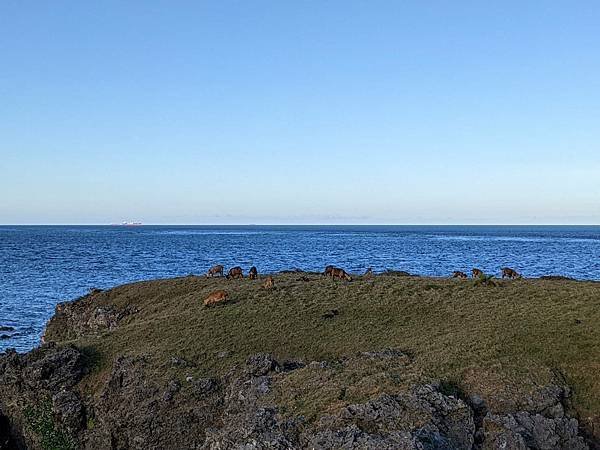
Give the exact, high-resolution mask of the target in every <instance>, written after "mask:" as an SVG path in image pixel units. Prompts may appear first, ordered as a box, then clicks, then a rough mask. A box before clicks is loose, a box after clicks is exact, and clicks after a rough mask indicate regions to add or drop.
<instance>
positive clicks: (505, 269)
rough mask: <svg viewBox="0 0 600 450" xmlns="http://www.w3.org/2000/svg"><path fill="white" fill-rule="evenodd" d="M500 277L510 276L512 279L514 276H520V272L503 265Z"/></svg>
mask: <svg viewBox="0 0 600 450" xmlns="http://www.w3.org/2000/svg"><path fill="white" fill-rule="evenodd" d="M501 270H502V278H505V277H506V278H510V279H511V280H514V279H516V278H521V274H520V273H519V272H517V271H516V270H514V269H511V268H510V267H503V268H502V269H501Z"/></svg>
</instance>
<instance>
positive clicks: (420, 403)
mask: <svg viewBox="0 0 600 450" xmlns="http://www.w3.org/2000/svg"><path fill="white" fill-rule="evenodd" d="M181 361H183V360H181V359H180V358H177V357H172V358H170V359H169V361H167V362H166V363H165V364H167V365H169V366H170V367H172V368H173V367H174V368H175V369H176V370H181V377H179V378H170V379H167V380H161V379H160V377H157V376H156V373H154V372H153V370H152V366H151V365H150V363H149V361H148V358H146V357H144V356H135V357H134V356H121V357H118V358H116V359H115V360H114V361H113V364H112V369H111V370H110V372H109V373H108V376H107V377H106V379H104V381H103V382H102V383H101V386H100V389H99V390H98V391H97V392H96V393H95V394H93V395H87V396H86V395H84V394H82V391H81V390H80V388H79V386H78V383H79V382H80V381H81V380H82V378H83V377H84V376H85V375H86V370H87V369H86V367H87V364H88V362H89V361H88V359H87V358H86V356H85V355H84V354H82V353H81V352H80V351H79V350H78V349H76V348H74V347H57V346H53V345H45V346H42V347H41V348H39V349H36V350H34V351H32V352H30V353H28V354H25V355H19V354H17V353H15V352H8V353H6V354H4V355H1V356H0V383H1V385H2V387H3V389H2V390H0V449H2V450H4V449H9V448H10V449H12V448H16V449H24V448H32V449H43V448H53V449H73V448H83V449H111V450H112V449H163V448H177V449H199V448H202V449H206V450H208V449H213V450H217V449H302V448H314V449H471V448H474V449H508V450H510V449H514V450H517V449H586V448H588V445H587V444H586V442H585V440H584V439H583V437H582V436H581V435H580V432H579V427H578V423H577V420H575V419H574V418H570V417H568V416H567V415H566V414H565V408H564V407H563V403H562V402H563V400H564V398H565V395H566V393H567V392H568V391H567V390H566V389H565V388H564V387H561V386H556V385H549V386H545V387H543V388H541V389H540V390H539V391H537V392H536V393H534V394H532V395H531V397H529V398H524V399H523V401H522V402H521V403H519V404H518V405H517V404H514V405H513V404H510V405H506V404H503V407H502V408H501V409H491V408H490V407H488V403H487V401H486V400H485V399H483V398H482V397H480V396H478V395H477V394H472V395H471V396H470V397H469V398H468V399H467V398H459V397H458V396H456V395H450V393H448V389H446V388H444V386H443V385H442V384H440V383H436V382H427V383H423V382H412V381H410V382H409V383H408V384H403V385H402V387H401V388H398V389H397V390H395V391H390V392H379V393H376V394H375V395H372V396H369V397H368V398H365V399H364V400H360V401H341V400H340V401H339V402H338V403H336V405H334V406H328V407H327V408H325V409H324V410H321V411H319V413H318V415H317V416H316V417H311V418H309V417H306V416H304V415H303V414H298V413H292V414H290V410H289V408H286V407H285V406H284V405H283V404H282V403H281V401H279V400H278V397H277V395H274V392H275V391H277V390H280V389H281V387H282V386H287V385H286V384H285V383H287V382H288V381H290V380H291V377H296V378H297V379H303V378H302V376H305V375H310V374H312V375H314V374H316V376H317V379H318V380H319V383H320V385H321V386H320V387H325V388H327V387H328V386H327V384H328V383H330V384H331V383H334V381H333V380H334V378H333V375H332V374H335V373H336V371H341V372H343V371H345V370H353V369H354V368H356V367H359V368H361V369H360V370H362V368H365V367H366V368H371V369H372V368H373V367H374V366H377V367H379V366H380V367H383V368H385V367H393V374H392V373H389V374H388V373H383V374H379V373H376V371H374V370H371V371H370V372H369V376H375V375H377V376H378V375H383V376H384V377H388V378H389V377H390V376H392V375H393V376H396V377H399V378H401V379H408V378H409V377H408V372H407V373H406V374H404V373H402V370H403V368H405V369H406V370H408V368H409V366H410V358H409V357H408V356H407V355H406V354H404V353H402V352H400V351H397V350H383V351H379V352H369V353H362V354H359V355H356V356H353V357H351V358H348V359H346V360H343V361H337V362H331V363H329V362H315V363H309V364H304V363H302V362H299V361H289V362H288V361H284V362H278V361H276V360H275V358H273V356H271V355H269V354H258V355H254V356H252V357H250V358H249V359H248V360H247V361H246V363H245V364H243V365H241V366H237V367H234V368H232V369H231V370H230V371H229V373H228V374H227V375H226V376H224V377H222V378H202V377H194V376H186V373H187V370H188V368H189V364H188V363H185V364H182V363H181ZM175 362H176V363H177V364H175ZM388 364H391V365H390V366H388ZM378 365H379V366H378ZM377 370H379V369H377ZM382 370H385V369H382ZM356 373H360V372H356ZM321 375H323V376H321ZM352 377H355V372H352ZM323 385H324V386H323ZM340 398H342V396H340ZM511 408H520V409H511Z"/></svg>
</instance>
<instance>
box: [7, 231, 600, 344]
mask: <svg viewBox="0 0 600 450" xmlns="http://www.w3.org/2000/svg"><path fill="white" fill-rule="evenodd" d="M215 263H221V264H224V265H225V266H226V267H227V266H233V265H241V266H242V267H244V268H246V269H247V268H249V267H250V266H252V265H256V266H257V267H258V270H259V272H263V273H264V272H275V271H279V270H284V269H290V268H302V269H304V270H315V271H317V270H318V271H321V270H323V267H324V266H325V265H327V264H335V265H338V266H340V267H344V268H346V269H347V270H349V271H350V272H356V273H361V272H363V271H364V270H365V269H366V268H367V267H373V269H374V270H375V271H384V270H386V269H396V270H405V271H408V272H411V273H415V274H420V275H433V276H448V275H449V274H450V273H451V272H452V271H453V270H464V271H468V270H470V269H471V268H472V267H474V266H476V267H479V268H481V269H483V270H484V271H485V272H489V273H495V274H497V275H499V268H500V267H502V266H509V267H514V268H516V269H517V270H519V271H521V272H522V273H523V274H524V275H525V276H528V277H537V276H541V275H548V274H560V275H565V276H569V277H574V278H579V279H593V280H600V226H141V227H120V226H0V327H3V326H4V327H11V328H13V329H14V330H10V331H0V351H3V350H4V349H6V348H8V347H15V348H16V349H17V350H19V351H27V350H29V349H31V348H32V347H34V346H36V345H37V344H38V342H39V338H40V335H41V333H42V330H43V328H44V325H45V323H46V321H47V320H48V319H49V318H50V316H51V315H52V314H53V311H54V306H55V305H56V303H58V302H61V301H65V300H71V299H74V298H76V297H78V296H81V295H83V294H85V293H86V292H87V291H88V290H89V288H91V287H99V288H109V287H112V286H115V285H118V284H122V283H127V282H132V281H138V280H147V279H152V278H164V277H173V276H181V275H187V274H190V273H194V274H202V273H204V272H205V271H206V270H207V269H208V268H209V267H210V266H211V265H212V264H215ZM2 335H5V336H2Z"/></svg>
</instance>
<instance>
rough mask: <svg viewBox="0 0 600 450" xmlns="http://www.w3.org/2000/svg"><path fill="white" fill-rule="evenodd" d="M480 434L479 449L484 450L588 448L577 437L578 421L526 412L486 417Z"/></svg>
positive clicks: (579, 437)
mask: <svg viewBox="0 0 600 450" xmlns="http://www.w3.org/2000/svg"><path fill="white" fill-rule="evenodd" d="M483 433H484V441H483V447H482V448H483V449H485V450H488V449H489V450H492V449H494V450H495V449H506V450H513V449H514V450H521V449H523V450H525V449H529V448H532V449H540V450H545V449H548V450H550V449H556V450H585V449H588V448H589V447H588V445H587V444H586V442H585V441H584V439H583V438H582V437H581V436H579V430H578V423H577V420H575V419H568V418H565V417H560V418H549V417H544V416H542V415H541V414H531V413H528V412H517V413H515V414H514V415H512V414H508V415H505V416H498V415H494V414H488V415H487V416H486V417H485V419H484V421H483Z"/></svg>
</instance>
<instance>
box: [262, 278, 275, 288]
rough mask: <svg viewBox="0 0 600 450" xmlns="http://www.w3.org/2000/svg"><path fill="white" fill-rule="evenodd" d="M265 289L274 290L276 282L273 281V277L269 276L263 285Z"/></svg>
mask: <svg viewBox="0 0 600 450" xmlns="http://www.w3.org/2000/svg"><path fill="white" fill-rule="evenodd" d="M263 287H264V288H265V289H272V288H273V287H275V281H273V277H271V276H268V277H267V279H266V280H265V283H264V284H263Z"/></svg>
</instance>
